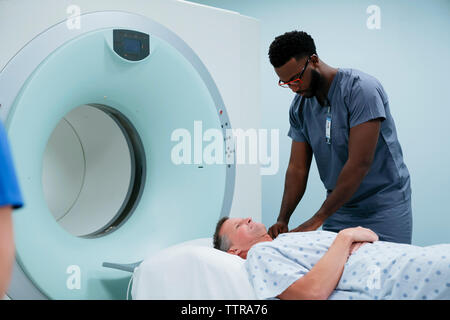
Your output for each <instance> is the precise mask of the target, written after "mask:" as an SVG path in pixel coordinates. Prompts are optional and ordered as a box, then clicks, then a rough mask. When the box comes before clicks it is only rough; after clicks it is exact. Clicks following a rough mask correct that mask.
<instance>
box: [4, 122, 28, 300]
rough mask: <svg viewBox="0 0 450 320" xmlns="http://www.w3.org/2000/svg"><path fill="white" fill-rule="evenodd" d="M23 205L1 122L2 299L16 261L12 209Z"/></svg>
mask: <svg viewBox="0 0 450 320" xmlns="http://www.w3.org/2000/svg"><path fill="white" fill-rule="evenodd" d="M22 206H23V201H22V195H21V193H20V190H19V185H18V182H17V178H16V173H15V171H14V165H13V162H12V157H11V153H10V148H9V144H8V140H7V135H6V132H5V129H4V127H3V124H2V123H1V122H0V299H2V298H3V296H4V295H5V292H6V290H7V289H8V286H9V282H10V277H11V272H12V267H13V262H14V236H13V222H12V210H13V209H17V208H20V207H22Z"/></svg>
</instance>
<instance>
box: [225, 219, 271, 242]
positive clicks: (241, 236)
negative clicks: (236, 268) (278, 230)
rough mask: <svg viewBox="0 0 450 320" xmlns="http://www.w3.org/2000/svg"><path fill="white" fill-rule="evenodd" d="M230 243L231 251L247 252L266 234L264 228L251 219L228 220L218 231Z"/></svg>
mask: <svg viewBox="0 0 450 320" xmlns="http://www.w3.org/2000/svg"><path fill="white" fill-rule="evenodd" d="M220 234H221V235H226V236H227V237H228V239H229V240H230V241H231V249H233V248H236V249H240V250H247V249H249V248H250V247H251V246H252V245H253V244H255V243H256V242H258V240H259V239H261V237H263V236H264V235H266V234H267V229H266V227H265V226H264V225H263V224H262V223H259V222H255V221H253V220H252V218H230V219H228V220H227V221H225V222H224V224H223V225H222V228H221V230H220Z"/></svg>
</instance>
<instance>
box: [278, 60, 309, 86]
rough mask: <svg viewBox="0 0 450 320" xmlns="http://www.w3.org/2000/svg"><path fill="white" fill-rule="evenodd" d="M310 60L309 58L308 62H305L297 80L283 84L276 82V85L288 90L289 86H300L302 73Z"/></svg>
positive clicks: (279, 81)
mask: <svg viewBox="0 0 450 320" xmlns="http://www.w3.org/2000/svg"><path fill="white" fill-rule="evenodd" d="M310 59H311V57H308V60H306V63H305V66H304V67H303V70H302V71H301V72H300V75H299V76H298V78H296V79H294V80H291V81H288V82H283V81H281V80H278V85H279V86H280V87H283V88H289V86H297V85H299V84H301V83H302V82H303V81H302V77H303V73H305V70H306V67H307V66H308V63H309V60H310Z"/></svg>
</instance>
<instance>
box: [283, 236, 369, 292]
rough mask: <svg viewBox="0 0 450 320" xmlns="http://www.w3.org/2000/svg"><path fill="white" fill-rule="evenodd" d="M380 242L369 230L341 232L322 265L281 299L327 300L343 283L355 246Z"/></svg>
mask: <svg viewBox="0 0 450 320" xmlns="http://www.w3.org/2000/svg"><path fill="white" fill-rule="evenodd" d="M377 240H378V236H377V235H376V234H375V233H374V232H373V231H372V230H369V229H366V228H361V227H357V228H348V229H344V230H342V231H340V232H339V233H338V235H337V236H336V239H335V240H334V242H333V243H332V244H331V246H330V248H329V249H328V251H327V252H326V253H325V254H324V255H323V257H322V258H321V259H320V260H319V262H317V264H316V265H315V266H314V267H313V268H312V269H311V270H310V271H309V272H308V273H307V274H305V275H304V276H303V277H301V278H300V279H298V280H297V281H295V282H294V283H293V284H292V285H290V286H289V287H288V288H287V289H286V290H285V291H283V293H281V294H280V295H279V296H278V298H280V299H306V300H313V299H314V300H316V299H327V298H328V297H329V296H330V294H331V293H332V292H333V290H334V289H335V288H336V286H337V284H338V283H339V280H340V278H341V276H342V272H343V271H344V265H345V263H346V262H347V259H348V256H349V255H350V248H351V247H352V244H353V243H354V242H363V241H368V242H372V241H377Z"/></svg>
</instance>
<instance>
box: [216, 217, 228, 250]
mask: <svg viewBox="0 0 450 320" xmlns="http://www.w3.org/2000/svg"><path fill="white" fill-rule="evenodd" d="M227 220H228V217H223V218H221V219H220V220H219V221H218V222H217V225H216V231H215V232H214V237H213V244H214V248H216V249H219V250H221V251H225V252H226V251H228V249H230V247H231V242H230V239H228V237H227V236H226V235H222V236H220V235H219V232H220V229H222V225H223V224H224V222H225V221H227Z"/></svg>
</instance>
